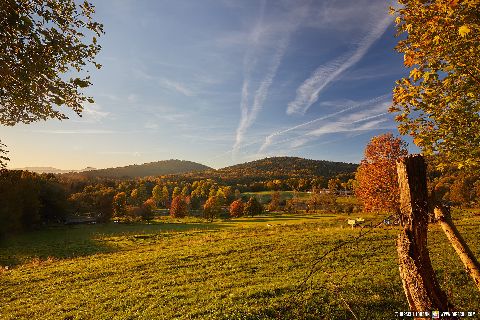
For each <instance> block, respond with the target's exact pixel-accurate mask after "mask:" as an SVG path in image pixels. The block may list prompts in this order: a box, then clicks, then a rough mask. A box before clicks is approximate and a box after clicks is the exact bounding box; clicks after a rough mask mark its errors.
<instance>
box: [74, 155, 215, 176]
mask: <svg viewBox="0 0 480 320" xmlns="http://www.w3.org/2000/svg"><path fill="white" fill-rule="evenodd" d="M209 169H210V170H212V168H210V167H207V166H205V165H203V164H200V163H196V162H192V161H185V160H176V159H175V160H173V159H172V160H162V161H156V162H149V163H144V164H134V165H129V166H126V167H117V168H108V169H99V170H91V171H87V172H82V173H81V174H82V175H84V176H87V177H89V178H93V177H101V178H140V177H147V176H161V175H169V174H182V173H187V172H197V171H204V170H209Z"/></svg>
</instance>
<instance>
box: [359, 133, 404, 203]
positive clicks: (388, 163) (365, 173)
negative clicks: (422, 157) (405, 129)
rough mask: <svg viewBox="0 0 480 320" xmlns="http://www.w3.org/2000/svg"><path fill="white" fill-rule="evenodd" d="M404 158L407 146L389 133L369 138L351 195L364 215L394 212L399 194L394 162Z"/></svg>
mask: <svg viewBox="0 0 480 320" xmlns="http://www.w3.org/2000/svg"><path fill="white" fill-rule="evenodd" d="M407 154H408V151H407V145H406V143H405V142H404V141H402V140H401V139H400V138H396V137H394V136H393V134H391V133H386V134H383V135H379V136H375V137H373V138H372V139H371V140H370V142H369V143H368V145H367V147H366V148H365V153H364V157H363V159H362V161H361V162H360V166H359V167H358V169H357V172H356V180H357V187H356V188H355V194H356V195H357V196H358V197H359V198H360V199H361V200H362V201H363V205H364V207H365V210H366V211H378V210H387V211H390V212H397V210H398V205H399V193H398V182H397V171H396V161H397V159H399V158H400V157H403V156H406V155H407Z"/></svg>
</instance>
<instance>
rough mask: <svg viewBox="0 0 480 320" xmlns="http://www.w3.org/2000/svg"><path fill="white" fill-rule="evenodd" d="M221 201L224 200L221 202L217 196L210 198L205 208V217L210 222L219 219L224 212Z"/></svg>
mask: <svg viewBox="0 0 480 320" xmlns="http://www.w3.org/2000/svg"><path fill="white" fill-rule="evenodd" d="M221 201H222V200H220V199H219V197H217V196H211V197H208V199H207V201H206V202H205V205H204V206H203V217H204V218H205V219H208V220H210V221H212V220H213V219H214V218H216V217H218V216H219V215H220V213H221V212H222V205H221Z"/></svg>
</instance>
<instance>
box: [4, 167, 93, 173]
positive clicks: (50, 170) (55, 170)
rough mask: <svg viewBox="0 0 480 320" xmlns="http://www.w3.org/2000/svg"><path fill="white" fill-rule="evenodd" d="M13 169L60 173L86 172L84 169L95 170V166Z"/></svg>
mask: <svg viewBox="0 0 480 320" xmlns="http://www.w3.org/2000/svg"><path fill="white" fill-rule="evenodd" d="M12 170H23V171H30V172H35V173H53V174H58V173H71V172H84V171H90V170H95V168H92V167H86V168H85V169H80V170H75V169H72V170H64V169H57V168H54V167H25V168H15V169H12Z"/></svg>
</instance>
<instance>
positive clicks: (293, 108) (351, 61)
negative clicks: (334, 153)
mask: <svg viewBox="0 0 480 320" xmlns="http://www.w3.org/2000/svg"><path fill="white" fill-rule="evenodd" d="M391 20H392V18H391V17H390V16H387V17H385V18H383V19H382V20H381V21H380V22H379V23H378V24H377V25H375V26H374V27H373V29H372V30H371V31H370V32H369V33H368V34H367V36H365V37H364V38H363V39H362V40H361V41H360V42H359V43H358V45H357V48H356V49H355V51H353V52H352V53H350V54H346V55H343V56H341V57H339V58H337V59H335V60H333V61H331V62H329V63H327V64H324V65H322V66H320V67H318V68H317V69H316V70H315V71H314V72H313V74H312V75H311V76H310V77H309V78H308V79H306V80H305V81H304V82H303V83H302V84H301V85H300V86H299V87H298V88H297V94H296V97H295V99H294V100H293V101H291V102H290V103H289V104H288V107H287V114H293V113H301V114H304V113H305V112H306V111H307V110H308V109H309V108H310V107H311V106H312V104H314V103H315V102H316V101H317V100H318V98H319V96H320V93H321V92H322V90H323V89H325V87H326V86H327V85H328V84H330V83H331V82H332V81H334V80H335V79H337V78H338V77H339V76H340V75H341V74H342V73H343V72H345V70H347V69H349V68H350V67H352V66H353V65H355V64H356V63H357V62H358V61H360V60H361V59H362V57H363V56H364V55H365V54H366V53H367V52H368V50H369V49H370V47H371V46H372V44H373V43H374V42H375V41H376V40H377V39H378V38H380V37H381V36H382V34H383V33H384V32H385V30H386V29H387V27H388V25H389V24H390V23H391Z"/></svg>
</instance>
